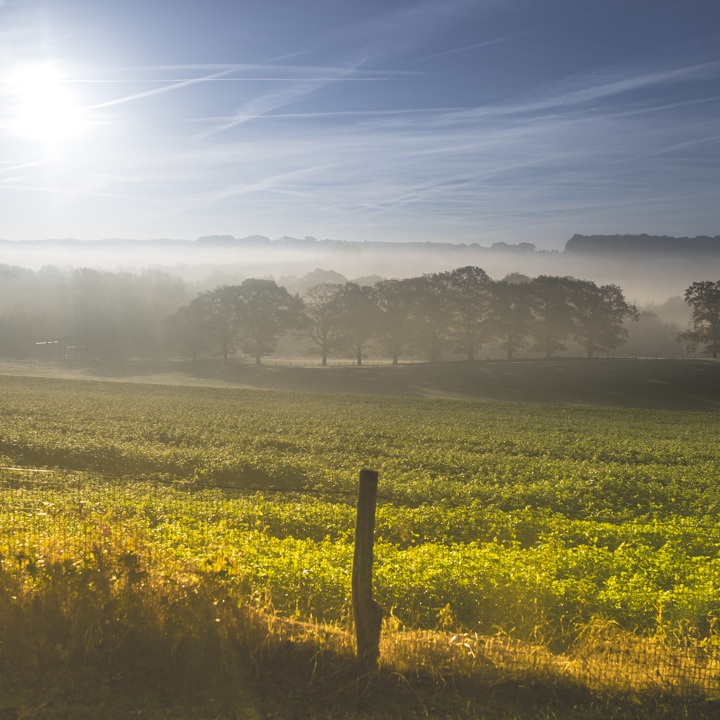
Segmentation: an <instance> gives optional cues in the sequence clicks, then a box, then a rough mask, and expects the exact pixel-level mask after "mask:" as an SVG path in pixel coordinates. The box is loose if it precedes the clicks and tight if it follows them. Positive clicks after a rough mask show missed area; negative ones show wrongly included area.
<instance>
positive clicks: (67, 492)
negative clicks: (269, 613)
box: [0, 467, 720, 697]
mask: <svg viewBox="0 0 720 720" xmlns="http://www.w3.org/2000/svg"><path fill="white" fill-rule="evenodd" d="M0 471H2V473H1V474H0V521H2V523H3V526H4V529H3V530H2V534H1V535H0V566H2V563H3V562H6V564H5V566H4V569H5V570H8V569H10V568H12V569H13V570H15V571H17V570H21V569H26V570H27V569H28V568H29V567H30V563H31V561H32V559H31V558H30V555H29V554H27V553H29V552H30V551H29V550H28V542H27V540H26V539H25V538H24V536H23V533H24V532H26V531H27V532H29V531H30V530H31V529H32V528H35V529H37V527H38V525H39V524H42V523H44V524H45V526H46V527H47V528H49V529H50V530H51V531H52V532H53V533H55V537H56V538H57V540H58V542H59V543H63V542H64V541H67V540H68V539H71V542H70V544H71V545H72V542H75V547H76V548H78V549H79V550H80V551H81V552H86V553H92V552H95V551H96V550H95V548H96V543H97V534H93V532H89V531H88V528H89V527H90V525H91V524H92V523H95V524H96V525H97V526H98V527H97V528H96V530H97V531H98V532H99V533H100V534H103V533H105V532H106V528H107V536H108V537H107V542H108V543H110V542H111V541H112V542H115V543H117V545H118V549H119V550H122V546H123V543H124V542H125V541H126V540H128V539H129V535H130V533H132V532H133V529H132V527H131V524H128V525H125V523H126V520H127V518H126V516H125V515H124V511H123V509H122V508H120V507H118V506H113V497H114V496H113V495H112V493H111V492H110V491H111V489H112V488H113V487H115V488H116V489H117V488H122V487H130V486H131V485H132V482H131V481H128V480H123V481H121V480H118V479H116V478H115V479H113V478H105V482H106V486H105V487H106V489H107V491H108V494H107V495H106V496H105V499H104V500H103V487H102V484H101V485H100V486H99V485H98V483H97V480H95V481H90V480H88V478H87V476H84V475H82V474H81V473H72V472H68V473H62V472H61V471H55V470H48V469H44V468H26V467H2V468H0ZM97 477H98V476H95V478H97ZM174 487H177V488H178V489H179V490H180V491H181V492H183V493H187V494H188V495H189V497H190V498H191V499H193V501H194V502H196V503H197V506H198V508H200V506H202V512H199V513H198V514H197V515H196V516H192V517H188V518H187V523H188V527H187V531H188V532H192V533H193V535H194V542H195V543H196V544H197V545H198V546H203V544H210V543H211V542H212V538H214V537H216V536H215V533H214V532H213V528H214V526H218V525H221V524H223V523H225V524H228V523H232V522H233V521H234V520H236V518H235V513H236V512H237V505H236V503H235V502H234V501H235V500H236V499H238V498H241V497H247V495H248V493H253V492H257V491H262V492H263V493H271V492H277V493H284V494H292V495H295V496H297V495H298V494H299V493H301V492H305V493H308V494H314V495H315V494H319V495H326V496H329V497H333V496H334V497H336V498H338V499H339V498H342V499H343V501H346V502H350V496H351V495H352V494H353V493H348V492H346V491H338V492H336V493H333V492H329V491H315V490H308V489H305V490H303V489H302V488H268V487H263V488H248V487H237V486H216V485H206V486H197V485H195V486H192V485H189V484H188V485H180V486H177V485H175V486H174ZM89 490H92V492H90V493H89V492H88V491H89ZM166 490H167V488H166V487H164V486H163V485H162V484H161V483H157V484H154V483H151V482H145V483H143V490H142V492H143V493H145V495H144V497H145V500H143V499H142V498H140V502H146V501H149V502H146V504H145V505H144V506H143V509H142V513H143V517H144V518H146V519H147V518H149V519H150V521H151V522H152V520H153V517H152V515H153V513H158V512H159V510H158V509H157V508H161V509H162V510H163V512H169V513H171V514H172V513H173V512H179V511H176V510H173V509H172V508H169V506H168V503H167V497H166ZM100 505H103V507H100ZM183 512H187V509H185V510H183ZM180 519H181V520H182V518H180ZM158 522H160V520H158ZM109 523H113V527H112V528H111V527H109V525H108V524H109ZM178 528H180V529H178ZM178 532H183V530H182V522H180V523H179V525H178V524H177V523H175V524H174V526H173V527H172V529H170V528H168V536H167V538H164V540H167V541H168V542H170V543H172V542H173V541H177V540H178ZM83 533H84V534H83ZM123 533H127V535H128V537H125V538H124V537H123ZM71 536H72V538H71ZM83 543H84V545H83ZM136 547H137V546H136ZM148 559H149V560H150V561H153V557H152V551H151V550H148ZM381 653H382V655H385V656H387V657H390V658H392V661H393V663H395V665H396V666H399V668H400V670H402V669H403V667H402V666H403V663H404V664H405V665H406V666H407V668H406V669H409V670H413V669H417V668H418V665H420V666H422V664H423V662H427V663H431V664H432V667H433V670H434V671H435V672H443V671H447V672H449V673H450V672H468V673H471V674H472V673H478V672H486V671H487V670H488V669H491V670H492V671H494V672H498V673H500V674H501V675H503V676H522V675H527V674H531V675H533V676H535V677H538V676H547V677H554V678H563V679H569V680H572V681H576V682H580V683H582V684H584V685H587V686H589V687H593V688H597V689H603V688H614V689H618V688H620V689H623V690H637V691H647V690H653V691H660V692H668V693H672V694H675V695H680V696H688V697H689V696H705V697H720V635H718V634H717V633H715V631H714V630H711V632H710V633H706V634H705V635H704V636H703V635H701V634H699V633H696V632H694V631H688V632H675V633H673V632H663V631H662V629H661V630H660V631H654V632H653V633H647V634H642V633H634V632H631V631H628V630H626V629H624V628H621V627H620V626H619V625H617V624H615V623H611V622H600V621H597V622H595V623H592V624H591V625H589V626H588V628H586V630H585V632H583V633H582V634H581V636H580V637H579V638H578V639H577V640H576V641H574V642H573V643H572V644H571V646H569V647H562V648H561V649H559V650H558V649H552V648H551V647H550V645H549V644H548V643H543V642H539V641H538V642H528V641H525V640H520V639H517V638H514V637H512V636H510V635H508V634H501V633H498V634H497V635H493V636H486V635H479V634H476V633H448V632H437V631H436V632H430V631H417V630H406V629H403V628H401V627H399V626H393V621H392V618H390V620H389V621H388V622H386V627H385V629H384V631H383V640H382V646H381Z"/></svg>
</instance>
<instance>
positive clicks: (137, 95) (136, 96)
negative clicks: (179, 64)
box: [87, 68, 233, 110]
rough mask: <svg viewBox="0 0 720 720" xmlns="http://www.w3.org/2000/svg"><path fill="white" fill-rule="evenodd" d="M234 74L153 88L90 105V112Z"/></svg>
mask: <svg viewBox="0 0 720 720" xmlns="http://www.w3.org/2000/svg"><path fill="white" fill-rule="evenodd" d="M231 72H233V68H230V69H228V70H221V71H220V72H216V73H212V74H211V75H204V76H202V77H199V78H191V79H190V80H181V81H180V82H176V83H171V84H170V85H163V86H162V87H159V88H153V89H151V90H145V91H144V92H140V93H134V94H132V95H126V96H124V97H121V98H116V99H114V100H108V101H106V102H102V103H97V104H96V105H90V106H89V107H88V108H87V109H88V110H99V109H101V108H107V107H114V106H116V105H123V104H124V103H129V102H134V101H136V100H142V99H144V98H148V97H153V96H154V95H162V94H163V93H167V92H172V91H173V90H180V89H181V88H184V87H189V86H190V85H197V84H198V83H204V82H208V81H210V80H215V79H217V78H221V77H224V76H225V75H228V74H229V73H231Z"/></svg>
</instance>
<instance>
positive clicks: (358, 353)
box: [357, 343, 362, 365]
mask: <svg viewBox="0 0 720 720" xmlns="http://www.w3.org/2000/svg"><path fill="white" fill-rule="evenodd" d="M357 364H358V365H362V343H358V346H357Z"/></svg>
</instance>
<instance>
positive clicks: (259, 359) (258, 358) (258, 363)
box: [255, 353, 262, 365]
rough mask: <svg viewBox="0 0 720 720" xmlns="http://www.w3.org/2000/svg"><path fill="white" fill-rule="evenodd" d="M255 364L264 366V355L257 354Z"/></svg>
mask: <svg viewBox="0 0 720 720" xmlns="http://www.w3.org/2000/svg"><path fill="white" fill-rule="evenodd" d="M255 364H256V365H262V355H261V354H260V353H255Z"/></svg>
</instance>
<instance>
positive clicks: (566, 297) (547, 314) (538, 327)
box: [529, 275, 575, 358]
mask: <svg viewBox="0 0 720 720" xmlns="http://www.w3.org/2000/svg"><path fill="white" fill-rule="evenodd" d="M574 282H575V281H574V280H572V279H570V278H563V277H550V276H548V275H540V276H539V277H536V278H535V279H534V280H532V281H531V283H530V287H529V292H530V311H531V313H532V316H533V320H532V323H531V325H530V329H529V332H530V337H531V338H532V339H533V341H534V342H533V345H532V349H533V350H535V351H537V352H541V353H542V354H543V355H545V357H546V358H551V357H552V356H553V354H554V353H556V352H562V351H563V350H566V349H567V348H566V346H565V345H564V341H565V340H566V339H567V338H569V337H570V336H571V335H572V334H573V330H574V322H573V308H572V304H571V290H572V287H573V283H574Z"/></svg>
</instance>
